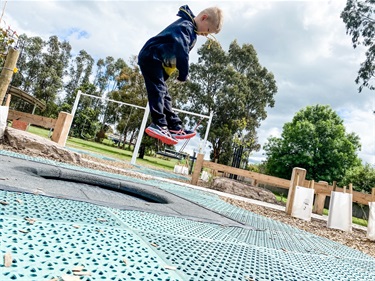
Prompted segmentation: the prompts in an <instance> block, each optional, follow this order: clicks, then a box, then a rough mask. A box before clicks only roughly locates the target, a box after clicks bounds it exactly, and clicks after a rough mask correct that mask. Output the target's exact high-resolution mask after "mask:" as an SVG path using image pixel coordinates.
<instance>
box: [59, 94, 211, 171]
mask: <svg viewBox="0 0 375 281" xmlns="http://www.w3.org/2000/svg"><path fill="white" fill-rule="evenodd" d="M81 96H87V97H91V98H95V99H102V100H106V101H111V102H114V103H118V104H120V105H127V106H132V107H135V108H139V109H143V110H144V111H145V113H144V115H143V119H142V123H141V126H140V128H139V133H138V138H137V142H136V144H135V147H134V151H133V156H132V159H131V161H130V163H131V164H133V165H135V164H136V161H137V155H138V152H139V149H140V146H141V142H142V138H143V133H144V131H145V128H146V123H147V120H148V116H149V114H150V108H149V105H148V103H147V105H146V107H142V106H138V105H134V104H130V103H124V102H120V101H116V100H112V99H106V98H102V97H97V96H93V95H89V94H84V93H82V92H81V91H78V93H77V96H76V99H75V101H74V105H73V109H72V112H71V117H72V121H73V119H74V115H75V113H76V111H77V107H78V103H79V100H80V98H81ZM173 110H174V111H177V112H182V113H185V114H188V115H193V116H199V117H201V118H207V119H208V125H207V129H206V133H205V136H204V142H203V143H204V146H203V147H204V148H205V147H206V144H207V138H208V133H209V131H210V126H211V122H212V117H213V113H212V112H211V114H210V115H209V116H207V115H203V114H198V113H194V112H189V111H185V110H181V109H175V108H173ZM71 125H72V122H70V125H69V126H68V128H67V131H68V132H69V131H70V127H71ZM67 137H68V136H66V139H67ZM66 139H65V142H64V144H63V145H64V146H65V143H66ZM199 150H200V152H202V151H201V150H202V148H200V149H199Z"/></svg>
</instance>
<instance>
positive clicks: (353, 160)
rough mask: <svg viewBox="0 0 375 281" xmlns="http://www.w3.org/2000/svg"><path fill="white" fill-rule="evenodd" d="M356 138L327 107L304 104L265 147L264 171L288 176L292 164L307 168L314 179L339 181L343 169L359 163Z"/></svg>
mask: <svg viewBox="0 0 375 281" xmlns="http://www.w3.org/2000/svg"><path fill="white" fill-rule="evenodd" d="M359 149H360V143H359V137H358V136H356V135H355V134H354V133H346V132H345V126H344V124H343V121H342V119H341V118H340V117H339V116H338V115H337V113H336V112H335V111H333V110H332V109H331V108H330V107H329V106H327V105H326V106H323V105H316V106H307V107H306V108H304V109H302V110H300V111H299V112H297V113H296V115H295V116H294V117H293V120H292V122H288V123H286V124H284V126H283V132H282V134H281V137H280V138H277V137H270V138H269V139H268V142H267V143H266V145H265V146H264V150H265V152H266V155H267V160H266V163H265V166H266V170H267V173H268V174H270V175H274V176H277V177H281V178H287V179H288V178H290V176H291V173H292V170H293V168H294V167H300V168H304V169H306V170H307V178H309V179H314V180H316V181H327V182H329V183H332V182H333V181H338V182H339V181H340V180H342V178H343V176H344V175H345V173H346V171H347V170H348V169H349V168H351V167H352V166H357V165H359V164H360V160H359V159H358V157H357V154H356V152H357V151H358V150H359Z"/></svg>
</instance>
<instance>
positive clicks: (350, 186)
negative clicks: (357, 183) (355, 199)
mask: <svg viewBox="0 0 375 281" xmlns="http://www.w3.org/2000/svg"><path fill="white" fill-rule="evenodd" d="M349 193H350V194H353V184H351V183H349Z"/></svg>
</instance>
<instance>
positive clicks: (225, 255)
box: [0, 150, 375, 281]
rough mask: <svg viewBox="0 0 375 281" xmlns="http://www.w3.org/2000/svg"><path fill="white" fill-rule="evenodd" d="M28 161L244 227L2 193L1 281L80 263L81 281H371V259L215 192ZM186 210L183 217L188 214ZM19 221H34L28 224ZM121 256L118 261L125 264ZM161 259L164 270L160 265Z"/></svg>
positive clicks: (51, 274)
mask: <svg viewBox="0 0 375 281" xmlns="http://www.w3.org/2000/svg"><path fill="white" fill-rule="evenodd" d="M0 153H5V154H6V155H11V156H13V157H22V158H24V159H26V160H30V161H41V162H47V163H48V164H49V165H55V166H59V167H65V168H69V169H79V170H80V171H84V172H90V173H96V174H100V175H103V176H108V177H115V178H121V179H123V180H131V181H134V182H138V183H142V182H143V183H147V184H152V185H156V186H158V187H159V188H162V189H164V190H166V191H168V192H171V193H174V194H176V195H178V196H180V197H183V198H187V199H188V200H191V201H193V202H195V203H197V204H199V205H201V206H204V207H206V208H208V209H211V210H213V211H215V212H217V213H220V214H222V215H224V216H227V217H230V218H233V219H235V220H237V221H240V222H242V223H244V224H246V226H247V227H246V226H244V227H223V226H221V225H218V224H212V223H203V222H199V221H192V220H189V219H185V218H181V217H179V218H177V217H168V216H161V215H157V214H153V213H147V212H141V211H129V210H118V209H114V208H109V207H101V206H97V205H94V204H90V203H84V202H77V201H73V200H66V199H59V198H50V197H46V196H43V195H37V194H26V193H18V192H10V191H1V190H0V200H1V201H5V202H8V203H9V204H8V205H0V235H1V240H0V242H1V244H0V252H1V254H2V255H4V254H5V253H7V252H9V253H11V255H12V259H13V263H12V266H11V267H4V265H3V264H1V265H0V280H1V281H3V280H4V281H7V280H25V281H26V280H27V281H29V280H35V281H37V280H38V281H39V280H51V279H52V278H58V277H59V276H60V277H61V276H63V275H64V274H68V275H72V274H73V271H72V270H73V268H74V267H75V266H78V265H82V266H84V269H85V271H87V272H89V273H90V275H88V276H82V277H80V279H79V280H197V281H198V280H199V281H201V280H225V281H227V280H243V281H251V280H253V281H263V280H267V281H276V280H278V281H285V280H286V281H300V280H317V281H318V280H319V281H321V280H340V281H341V280H342V281H344V280H346V281H356V280H361V281H372V280H374V281H375V271H374V270H373V269H374V268H375V259H374V258H372V257H370V256H368V255H365V254H363V253H361V252H359V251H356V250H354V249H351V248H349V247H346V246H344V245H341V244H339V243H335V242H332V241H331V240H329V239H326V238H322V237H319V236H316V235H313V234H310V233H307V232H305V231H302V230H299V229H296V228H294V227H291V226H289V225H286V224H283V223H280V222H277V221H273V220H271V219H269V218H265V217H262V216H259V215H256V214H254V213H251V212H249V211H246V210H243V209H241V208H238V207H236V206H233V205H230V204H228V203H226V202H224V201H222V200H220V198H219V197H218V196H216V195H213V194H210V193H206V192H204V191H199V190H195V189H193V188H190V187H187V186H183V185H180V184H177V183H176V184H175V183H171V182H163V181H159V180H148V181H144V180H142V179H138V178H130V177H124V176H120V175H114V174H110V173H105V172H101V171H94V170H90V169H85V168H78V167H74V166H71V165H67V164H63V163H57V162H53V161H49V160H44V159H38V158H32V157H26V156H22V155H17V154H11V153H10V152H3V151H1V150H0ZM187 215H189V214H187ZM25 218H35V220H36V221H35V223H34V224H30V223H29V222H28V221H27V220H26V219H25ZM124 261H125V262H124ZM168 266H169V267H168Z"/></svg>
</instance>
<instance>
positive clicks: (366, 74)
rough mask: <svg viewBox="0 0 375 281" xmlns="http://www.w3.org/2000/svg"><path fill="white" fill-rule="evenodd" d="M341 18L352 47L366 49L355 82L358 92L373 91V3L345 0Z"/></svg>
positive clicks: (367, 0)
mask: <svg viewBox="0 0 375 281" xmlns="http://www.w3.org/2000/svg"><path fill="white" fill-rule="evenodd" d="M341 18H342V20H343V21H344V23H345V26H346V30H347V33H348V34H349V35H351V36H352V43H353V47H354V48H357V47H358V46H359V45H363V46H364V47H365V48H367V51H366V59H365V61H364V62H362V63H361V66H360V68H359V71H358V76H357V78H356V79H355V82H356V83H357V84H359V85H360V86H359V88H358V90H359V92H361V91H362V89H363V88H364V87H366V88H369V89H370V90H374V89H375V85H374V84H373V79H374V77H375V72H374V69H375V59H374V58H375V42H374V37H375V1H374V0H347V2H346V6H345V8H344V10H343V11H342V12H341Z"/></svg>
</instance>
